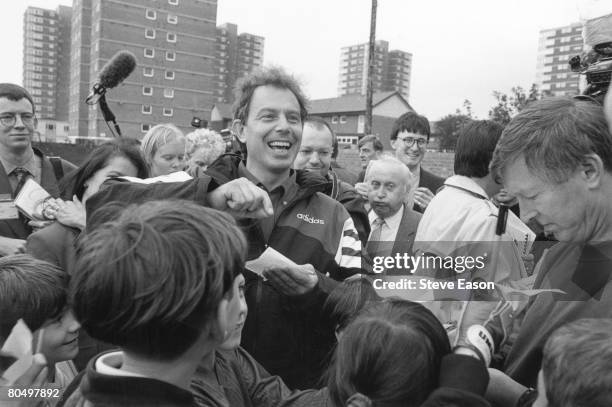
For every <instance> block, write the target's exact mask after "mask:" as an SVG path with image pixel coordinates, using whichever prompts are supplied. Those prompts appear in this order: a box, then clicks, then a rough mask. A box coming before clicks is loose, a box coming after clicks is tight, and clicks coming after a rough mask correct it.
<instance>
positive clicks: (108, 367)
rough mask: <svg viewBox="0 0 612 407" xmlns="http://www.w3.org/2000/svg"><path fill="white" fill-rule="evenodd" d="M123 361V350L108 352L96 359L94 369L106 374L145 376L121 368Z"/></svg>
mask: <svg viewBox="0 0 612 407" xmlns="http://www.w3.org/2000/svg"><path fill="white" fill-rule="evenodd" d="M122 363H123V352H121V351H117V352H108V353H105V354H103V355H101V356H100V357H98V359H96V362H95V369H96V371H97V372H98V373H101V374H105V375H108V376H131V377H145V376H143V375H141V374H138V373H132V372H127V371H125V370H121V364H122Z"/></svg>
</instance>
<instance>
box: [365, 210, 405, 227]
mask: <svg viewBox="0 0 612 407" xmlns="http://www.w3.org/2000/svg"><path fill="white" fill-rule="evenodd" d="M403 216H404V205H402V207H401V208H399V211H397V212H395V214H394V215H391V216H389V217H388V218H385V224H386V225H387V226H388V227H389V228H390V229H397V228H399V224H400V222H401V221H402V217H403ZM376 219H378V215H377V214H376V212H374V211H372V210H371V211H370V212H368V220H369V221H370V227H371V228H372V227H374V221H375V220H376Z"/></svg>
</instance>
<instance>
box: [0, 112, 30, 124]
mask: <svg viewBox="0 0 612 407" xmlns="http://www.w3.org/2000/svg"><path fill="white" fill-rule="evenodd" d="M18 115H19V117H20V118H21V122H22V123H23V124H25V125H26V126H32V125H33V124H34V120H35V118H36V116H34V114H33V113H5V114H3V115H0V124H2V125H3V126H4V127H11V126H14V125H15V123H17V116H18Z"/></svg>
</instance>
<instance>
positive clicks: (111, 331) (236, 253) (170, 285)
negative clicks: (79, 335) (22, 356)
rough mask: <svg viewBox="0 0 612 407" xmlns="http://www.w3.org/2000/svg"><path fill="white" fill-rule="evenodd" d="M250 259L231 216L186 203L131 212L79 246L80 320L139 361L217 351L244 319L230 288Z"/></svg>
mask: <svg viewBox="0 0 612 407" xmlns="http://www.w3.org/2000/svg"><path fill="white" fill-rule="evenodd" d="M245 252H246V243H245V240H244V236H243V234H242V232H241V231H240V230H239V229H238V227H237V226H236V224H235V222H234V220H233V219H232V218H231V217H230V216H229V215H227V214H225V213H222V212H219V211H215V210H213V209H209V208H204V207H202V206H200V205H197V204H195V203H193V202H186V201H157V202H147V203H144V204H141V205H131V206H128V207H126V208H124V209H123V210H122V211H121V213H120V214H118V216H116V217H115V219H113V220H109V221H107V222H105V223H103V224H101V225H99V226H97V227H96V228H94V229H92V230H90V231H87V233H86V234H85V235H84V236H83V237H82V238H80V239H79V243H78V245H77V264H76V267H75V270H76V271H75V274H74V276H73V278H72V281H71V286H70V294H71V299H72V301H73V303H74V310H75V314H76V316H77V318H78V319H79V321H81V322H82V324H83V327H84V328H85V330H86V331H87V332H88V333H89V334H90V335H91V336H92V337H93V338H95V339H98V340H101V341H104V342H108V343H111V344H113V345H117V346H119V347H121V348H122V349H123V350H124V351H125V352H130V353H131V354H134V355H136V356H138V357H141V358H146V359H150V360H159V361H162V360H175V359H177V358H179V357H180V356H181V355H183V354H184V353H185V352H186V351H187V350H189V349H190V348H191V347H192V346H194V345H195V344H196V341H200V340H202V341H206V342H207V343H208V342H210V343H211V344H212V346H216V345H218V344H220V343H221V342H222V341H223V340H224V339H225V337H226V336H227V335H229V333H230V330H232V329H235V328H236V326H237V325H238V324H239V321H238V319H239V318H241V317H242V316H241V315H239V312H233V310H234V309H236V307H234V306H233V303H234V302H235V301H237V300H239V299H238V298H236V296H235V295H233V293H234V291H233V290H232V288H233V284H234V281H235V280H236V278H237V276H239V275H240V273H241V271H242V267H243V264H244V254H245ZM238 308H239V307H238ZM198 343H199V342H198Z"/></svg>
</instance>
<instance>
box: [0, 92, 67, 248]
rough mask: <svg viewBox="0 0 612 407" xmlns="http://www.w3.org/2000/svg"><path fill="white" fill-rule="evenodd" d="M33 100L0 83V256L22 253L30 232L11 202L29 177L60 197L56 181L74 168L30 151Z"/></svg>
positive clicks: (32, 126)
mask: <svg viewBox="0 0 612 407" xmlns="http://www.w3.org/2000/svg"><path fill="white" fill-rule="evenodd" d="M36 124H37V121H36V116H35V111H34V101H33V100H32V97H31V96H30V94H29V93H28V92H27V91H26V90H25V89H24V88H22V87H21V86H18V85H14V84H12V83H1V84H0V164H1V165H0V255H1V256H6V255H9V254H14V253H19V252H22V251H23V247H24V244H25V240H24V239H26V238H27V237H28V235H29V234H30V233H31V232H32V228H31V227H30V226H29V225H28V224H27V220H26V219H25V218H24V217H23V216H20V215H19V214H18V213H17V209H16V208H15V206H14V205H13V200H14V199H15V197H16V196H17V194H18V193H19V191H20V190H21V188H22V187H23V185H24V183H25V181H26V180H27V179H28V178H33V179H34V180H35V181H36V182H37V183H39V184H40V185H41V186H42V187H43V188H44V189H45V190H46V191H47V192H49V194H51V195H52V196H54V197H57V196H59V187H58V180H59V178H61V175H60V174H62V173H67V172H69V171H70V170H72V169H74V168H75V167H74V166H73V165H72V164H70V163H69V162H67V161H64V160H61V159H58V158H54V160H55V162H52V161H51V160H50V159H49V157H45V156H44V155H43V154H42V153H41V152H40V151H38V150H37V149H34V148H32V136H33V135H34V129H35V128H36Z"/></svg>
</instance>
